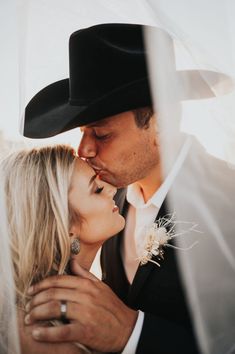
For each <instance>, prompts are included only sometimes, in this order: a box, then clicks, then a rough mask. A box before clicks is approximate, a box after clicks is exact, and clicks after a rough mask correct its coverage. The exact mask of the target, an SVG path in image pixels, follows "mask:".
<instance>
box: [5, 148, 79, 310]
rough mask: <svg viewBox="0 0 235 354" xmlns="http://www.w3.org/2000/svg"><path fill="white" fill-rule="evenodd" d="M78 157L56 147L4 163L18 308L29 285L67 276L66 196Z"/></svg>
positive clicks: (16, 154) (24, 152)
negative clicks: (65, 273)
mask: <svg viewBox="0 0 235 354" xmlns="http://www.w3.org/2000/svg"><path fill="white" fill-rule="evenodd" d="M75 158H76V156H75V151H74V149H72V148H71V147H68V146H64V145H58V146H52V147H43V148H38V149H31V150H21V151H18V152H14V153H11V154H10V155H9V156H7V157H6V158H5V159H4V160H2V161H1V164H0V168H1V170H2V173H3V176H4V190H5V196H6V206H7V219H8V224H9V236H10V245H11V253H12V261H13V269H14V280H15V286H16V293H17V303H18V305H20V306H24V305H25V303H26V301H27V296H26V292H27V290H28V288H29V286H30V285H32V284H34V283H35V282H38V281H40V280H42V279H43V278H45V277H47V276H48V275H52V274H62V273H63V272H64V271H65V268H66V265H67V264H68V260H69V256H70V240H69V223H70V218H69V205H68V190H69V185H70V180H71V175H72V172H73V167H74V161H75Z"/></svg>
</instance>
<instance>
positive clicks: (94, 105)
mask: <svg viewBox="0 0 235 354" xmlns="http://www.w3.org/2000/svg"><path fill="white" fill-rule="evenodd" d="M142 29H143V26H142V25H133V24H102V25H96V26H92V27H89V28H85V29H81V30H79V31H76V32H74V33H73V34H72V35H71V37H70V40H69V68H70V77H69V79H64V80H60V81H57V82H54V83H52V84H51V85H49V86H47V87H45V88H43V89H42V90H41V91H40V92H38V93H37V94H36V95H35V96H34V97H33V98H32V99H31V101H30V102H29V103H28V105H27V106H26V109H25V117H24V132H23V134H24V136H27V137H30V138H47V137H50V136H54V135H56V134H59V133H62V132H65V131H67V130H70V129H73V128H75V127H79V126H83V125H87V124H90V123H93V122H95V121H98V120H100V119H103V118H105V117H108V116H113V115H116V114H118V113H121V112H125V111H128V110H132V109H136V108H140V107H145V106H151V105H152V99H151V92H150V86H149V79H148V71H147V64H146V51H145V47H144V41H143V33H142ZM178 73H179V75H180V76H182V80H184V79H185V75H186V76H188V73H189V74H190V81H195V80H196V81H198V80H200V81H203V79H202V78H201V77H200V75H199V74H198V72H197V71H179V72H178ZM213 74H214V75H215V81H216V80H217V79H218V80H219V79H220V78H219V75H220V76H221V75H222V74H217V73H213ZM216 75H217V76H218V78H216ZM224 76H225V75H224ZM187 79H188V78H187ZM204 85H205V84H204ZM205 92H207V93H206V97H210V96H213V94H212V92H211V90H210V89H209V88H208V87H207V90H204V96H203V98H205ZM193 98H200V94H199V93H196V97H188V96H187V94H185V97H181V99H182V100H183V99H193Z"/></svg>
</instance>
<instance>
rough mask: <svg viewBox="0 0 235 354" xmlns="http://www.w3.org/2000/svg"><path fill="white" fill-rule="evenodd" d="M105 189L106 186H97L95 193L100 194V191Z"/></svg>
mask: <svg viewBox="0 0 235 354" xmlns="http://www.w3.org/2000/svg"><path fill="white" fill-rule="evenodd" d="M103 189H104V187H97V188H96V189H95V193H96V194H99V193H101V192H102V190H103Z"/></svg>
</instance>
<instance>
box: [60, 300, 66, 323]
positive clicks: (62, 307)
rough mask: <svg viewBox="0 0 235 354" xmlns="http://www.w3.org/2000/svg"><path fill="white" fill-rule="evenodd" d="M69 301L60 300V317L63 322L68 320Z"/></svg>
mask: <svg viewBox="0 0 235 354" xmlns="http://www.w3.org/2000/svg"><path fill="white" fill-rule="evenodd" d="M66 315H67V302H66V301H61V302H60V319H61V321H62V322H67V317H66Z"/></svg>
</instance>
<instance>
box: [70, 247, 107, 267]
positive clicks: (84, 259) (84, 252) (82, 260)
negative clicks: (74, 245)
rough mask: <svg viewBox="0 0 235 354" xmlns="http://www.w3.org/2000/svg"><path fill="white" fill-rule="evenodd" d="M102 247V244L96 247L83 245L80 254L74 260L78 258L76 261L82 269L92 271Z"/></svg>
mask: <svg viewBox="0 0 235 354" xmlns="http://www.w3.org/2000/svg"><path fill="white" fill-rule="evenodd" d="M100 247H101V243H99V244H96V245H88V244H82V245H81V250H80V252H79V254H78V255H77V256H75V257H74V258H76V261H77V262H78V264H79V265H80V266H81V267H82V268H84V269H86V270H90V268H91V265H92V263H93V261H94V259H95V256H96V253H97V252H98V250H99V248H100Z"/></svg>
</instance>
